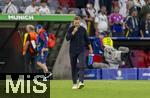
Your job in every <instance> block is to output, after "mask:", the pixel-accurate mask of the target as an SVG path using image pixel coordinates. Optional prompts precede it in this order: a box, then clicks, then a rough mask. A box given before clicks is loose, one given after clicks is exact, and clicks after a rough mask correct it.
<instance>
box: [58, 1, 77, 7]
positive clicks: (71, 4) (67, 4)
mask: <svg viewBox="0 0 150 98" xmlns="http://www.w3.org/2000/svg"><path fill="white" fill-rule="evenodd" d="M59 4H60V6H62V7H69V8H74V7H75V0H59Z"/></svg>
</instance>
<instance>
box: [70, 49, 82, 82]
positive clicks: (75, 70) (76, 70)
mask: <svg viewBox="0 0 150 98" xmlns="http://www.w3.org/2000/svg"><path fill="white" fill-rule="evenodd" d="M70 61H71V71H72V80H73V84H77V79H78V76H79V81H80V82H82V83H83V82H84V65H85V52H84V51H83V52H81V53H70ZM77 61H79V62H77Z"/></svg>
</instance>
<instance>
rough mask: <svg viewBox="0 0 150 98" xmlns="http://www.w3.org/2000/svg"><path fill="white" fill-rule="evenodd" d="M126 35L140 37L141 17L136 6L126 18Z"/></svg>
mask: <svg viewBox="0 0 150 98" xmlns="http://www.w3.org/2000/svg"><path fill="white" fill-rule="evenodd" d="M125 23H126V28H127V32H126V37H139V36H140V34H139V19H138V13H137V10H136V9H135V8H132V9H131V15H129V16H128V17H127V19H126V22H125Z"/></svg>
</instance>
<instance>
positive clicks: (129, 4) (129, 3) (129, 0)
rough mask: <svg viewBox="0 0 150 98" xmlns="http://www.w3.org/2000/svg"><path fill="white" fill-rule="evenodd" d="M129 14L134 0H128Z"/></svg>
mask: <svg viewBox="0 0 150 98" xmlns="http://www.w3.org/2000/svg"><path fill="white" fill-rule="evenodd" d="M126 6H127V16H128V15H129V14H130V13H129V12H130V9H131V8H132V7H134V2H133V1H132V0H128V1H127V5H126Z"/></svg>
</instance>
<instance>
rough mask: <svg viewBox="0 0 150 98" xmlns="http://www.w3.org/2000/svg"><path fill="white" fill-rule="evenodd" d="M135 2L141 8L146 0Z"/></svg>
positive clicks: (136, 0)
mask: <svg viewBox="0 0 150 98" xmlns="http://www.w3.org/2000/svg"><path fill="white" fill-rule="evenodd" d="M133 2H134V5H135V6H138V7H140V8H142V6H144V5H145V4H146V3H145V1H144V0H133Z"/></svg>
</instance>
